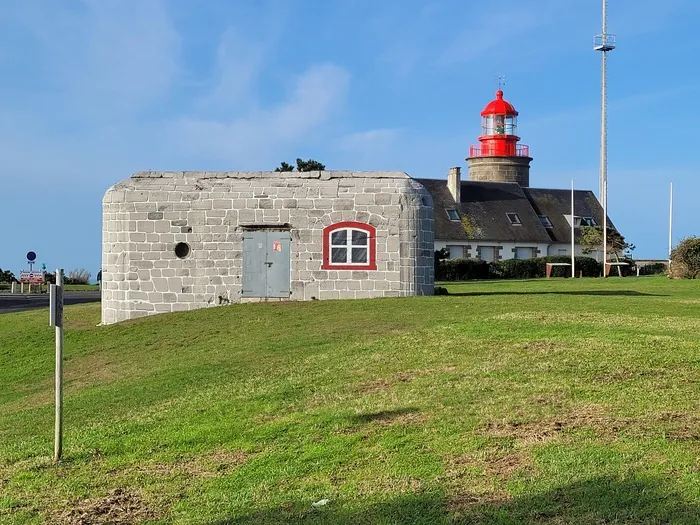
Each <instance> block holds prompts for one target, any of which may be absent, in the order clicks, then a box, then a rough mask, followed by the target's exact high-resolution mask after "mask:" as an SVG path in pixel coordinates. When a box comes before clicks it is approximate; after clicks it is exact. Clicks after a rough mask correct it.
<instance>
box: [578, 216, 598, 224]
mask: <svg viewBox="0 0 700 525" xmlns="http://www.w3.org/2000/svg"><path fill="white" fill-rule="evenodd" d="M581 225H582V226H598V223H597V222H596V220H595V219H594V218H593V217H582V218H581Z"/></svg>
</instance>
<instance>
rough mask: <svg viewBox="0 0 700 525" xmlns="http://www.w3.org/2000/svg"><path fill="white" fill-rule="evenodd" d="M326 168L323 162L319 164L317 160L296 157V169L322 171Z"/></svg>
mask: <svg viewBox="0 0 700 525" xmlns="http://www.w3.org/2000/svg"><path fill="white" fill-rule="evenodd" d="M325 169H326V165H325V164H321V163H320V162H318V161H317V160H313V159H309V160H301V159H297V170H298V171H323V170H325Z"/></svg>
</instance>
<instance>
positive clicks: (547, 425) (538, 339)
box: [0, 277, 700, 525]
mask: <svg viewBox="0 0 700 525" xmlns="http://www.w3.org/2000/svg"><path fill="white" fill-rule="evenodd" d="M448 288H449V290H450V292H451V294H452V295H449V296H440V297H422V298H419V297H416V298H401V299H375V300H363V301H359V300H358V301H346V302H340V301H325V302H310V303H276V304H250V305H235V306H229V307H221V308H215V309H208V310H199V311H195V312H185V313H177V314H168V315H161V316H155V317H151V318H147V319H140V320H136V321H133V322H125V323H121V324H118V325H112V326H108V327H97V326H96V325H97V323H98V322H99V306H98V305H95V304H90V305H81V306H74V307H68V308H67V309H66V338H65V348H66V350H65V352H66V362H65V374H66V376H65V377H66V395H65V452H64V454H65V457H64V461H63V462H62V463H61V464H60V465H58V466H55V465H53V464H52V463H51V460H50V455H51V453H52V450H53V445H52V439H53V379H52V374H53V331H52V329H51V328H49V327H48V326H47V317H48V314H47V311H46V310H37V311H32V312H26V313H19V314H6V315H2V316H0V522H3V523H4V522H9V523H43V522H45V521H48V522H51V523H56V522H57V523H107V522H110V523H114V522H117V523H130V522H134V523H140V522H144V521H149V520H152V521H154V522H161V523H171V522H177V523H221V524H223V523H260V524H269V523H285V522H291V523H295V522H299V521H303V522H304V523H329V524H336V523H351V524H353V525H356V524H362V523H367V524H375V523H386V524H388V523H425V524H433V523H453V522H458V523H460V522H462V523H474V522H476V523H541V522H545V523H553V524H554V523H556V524H561V523H576V524H579V523H582V524H594V523H699V522H700V459H699V458H700V343H699V341H700V315H699V314H700V282H698V281H669V280H668V279H665V278H663V277H659V278H657V277H648V278H625V279H618V278H615V279H609V280H602V279H584V280H575V281H571V280H551V281H546V280H532V281H496V282H474V283H464V284H451V285H448ZM322 499H328V500H329V502H328V504H327V505H324V506H319V507H313V506H312V503H313V502H316V501H319V500H322ZM119 520H121V521H119Z"/></svg>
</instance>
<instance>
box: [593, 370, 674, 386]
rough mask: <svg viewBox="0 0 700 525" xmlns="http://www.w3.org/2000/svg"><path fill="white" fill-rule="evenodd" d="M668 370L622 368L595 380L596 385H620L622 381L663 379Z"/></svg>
mask: <svg viewBox="0 0 700 525" xmlns="http://www.w3.org/2000/svg"><path fill="white" fill-rule="evenodd" d="M667 374H668V372H667V371H666V370H661V369H653V370H636V369H634V368H630V367H627V366H622V367H620V368H618V369H616V370H613V371H612V372H610V373H607V374H603V375H599V376H597V377H595V378H593V381H595V382H596V383H618V382H621V381H631V380H633V379H640V378H650V377H661V376H665V375H667Z"/></svg>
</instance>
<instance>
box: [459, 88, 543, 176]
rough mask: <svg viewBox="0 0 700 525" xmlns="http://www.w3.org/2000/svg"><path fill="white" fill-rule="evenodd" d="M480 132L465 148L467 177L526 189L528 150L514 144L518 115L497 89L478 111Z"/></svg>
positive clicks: (515, 141)
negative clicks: (477, 137)
mask: <svg viewBox="0 0 700 525" xmlns="http://www.w3.org/2000/svg"><path fill="white" fill-rule="evenodd" d="M481 129H482V135H481V136H480V137H479V142H480V144H479V145H476V146H471V147H470V148H469V157H467V162H468V163H469V178H470V179H471V180H483V181H492V182H517V183H518V184H520V185H521V186H528V185H529V181H530V161H531V160H532V158H530V147H529V146H526V145H524V144H518V142H519V141H520V137H518V135H517V130H518V112H517V111H516V109H515V107H513V104H511V103H510V102H508V101H507V100H505V99H504V98H503V91H501V90H500V89H499V90H498V91H497V92H496V99H495V100H492V101H491V102H489V103H488V104H487V105H486V107H485V108H484V110H483V111H482V112H481Z"/></svg>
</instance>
